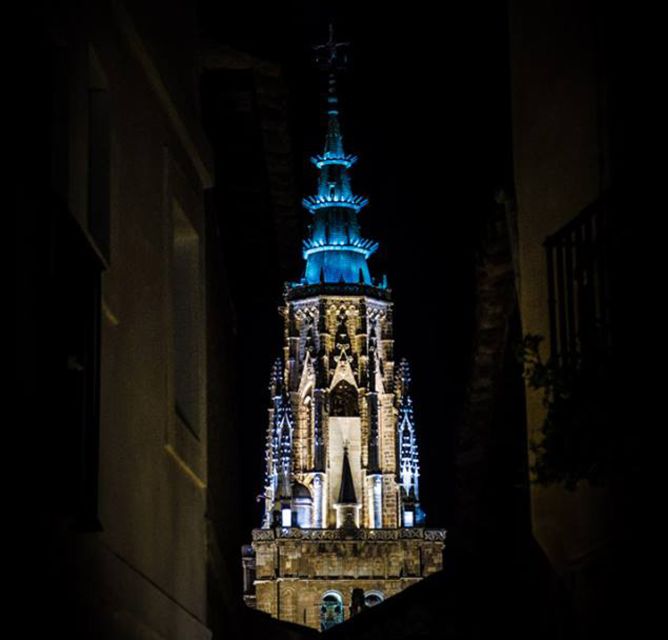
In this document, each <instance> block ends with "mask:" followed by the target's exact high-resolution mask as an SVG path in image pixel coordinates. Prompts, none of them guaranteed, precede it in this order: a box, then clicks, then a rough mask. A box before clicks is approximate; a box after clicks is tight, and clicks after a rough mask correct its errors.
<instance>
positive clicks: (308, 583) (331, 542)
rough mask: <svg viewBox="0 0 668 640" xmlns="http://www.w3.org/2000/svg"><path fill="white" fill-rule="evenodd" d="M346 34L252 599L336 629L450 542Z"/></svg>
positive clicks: (332, 49)
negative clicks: (356, 110)
mask: <svg viewBox="0 0 668 640" xmlns="http://www.w3.org/2000/svg"><path fill="white" fill-rule="evenodd" d="M339 46H340V45H338V44H337V43H334V42H333V40H332V38H331V37H330V41H329V43H327V45H325V49H326V50H327V53H328V55H329V58H328V60H327V62H328V67H329V70H330V85H329V86H330V92H329V96H328V132H327V138H326V142H325V149H324V152H323V153H322V155H319V156H316V157H315V158H313V163H314V165H315V166H316V167H317V169H318V171H319V174H320V177H319V181H318V192H317V194H316V195H315V196H312V197H310V198H307V199H305V201H304V206H305V207H306V208H307V209H308V210H309V212H310V213H311V214H312V216H313V223H312V225H311V235H310V238H308V239H307V240H306V241H305V242H304V258H305V260H306V266H305V273H304V277H303V278H302V280H301V281H300V282H298V283H289V284H287V285H286V289H285V296H284V304H283V306H282V307H281V315H282V317H283V322H284V345H283V355H282V357H280V358H278V359H277V360H276V362H275V364H274V368H273V371H272V375H271V382H270V394H271V407H270V410H269V426H268V430H267V441H266V453H265V456H266V475H265V482H264V495H263V498H264V518H263V522H262V528H261V529H256V530H254V531H253V542H252V545H249V546H247V547H245V548H244V554H245V558H244V568H245V590H246V602H247V603H248V604H249V605H251V606H256V607H257V608H258V609H261V610H263V611H266V612H267V613H270V614H271V615H272V616H274V617H276V618H278V619H280V620H286V621H291V622H296V623H301V624H306V625H308V626H312V627H315V628H322V629H325V628H328V627H329V626H331V625H332V624H334V623H336V622H340V621H341V620H344V619H346V618H348V617H349V615H350V611H351V610H352V609H353V608H354V607H353V600H354V599H355V597H357V602H359V601H360V600H359V598H360V596H361V597H362V602H363V603H364V604H362V605H361V606H362V607H363V606H365V605H366V606H373V605H375V604H377V603H378V602H380V601H382V600H383V599H385V598H387V597H389V596H391V595H394V594H395V593H397V592H398V591H401V590H402V589H403V588H405V587H406V586H408V585H410V584H413V583H415V582H417V581H419V580H420V579H421V578H422V577H424V576H426V575H429V574H430V573H433V572H435V571H438V570H440V569H441V568H442V551H443V546H444V540H445V531H444V530H443V529H426V528H424V520H425V515H424V512H423V510H422V508H421V506H420V498H419V478H420V467H419V460H418V447H417V440H416V432H415V423H414V418H413V407H412V400H411V396H410V372H409V367H408V363H407V362H406V361H405V360H402V361H401V362H399V363H396V362H395V358H394V340H393V333H392V302H391V296H390V291H389V289H388V288H387V285H386V279H385V278H383V280H382V281H380V282H374V281H373V280H372V278H371V275H370V272H369V267H368V264H367V258H368V257H369V256H370V255H371V254H372V253H373V251H374V250H375V249H376V246H377V245H376V243H374V242H371V241H369V240H364V239H362V238H361V236H360V230H359V223H358V220H357V217H358V214H359V211H360V209H361V207H362V206H363V205H364V204H366V200H365V199H363V198H360V197H359V196H356V195H354V194H353V193H352V191H351V188H350V177H349V175H348V170H349V169H350V167H351V166H352V165H353V163H354V161H355V158H354V156H347V155H346V154H345V152H344V150H343V140H342V136H341V131H340V126H339V120H338V113H339V112H338V100H337V97H336V92H335V82H334V73H333V69H334V67H335V61H336V52H337V50H338V48H339ZM353 590H357V591H356V594H353ZM359 590H361V591H359ZM358 608H359V607H358Z"/></svg>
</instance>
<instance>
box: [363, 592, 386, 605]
mask: <svg viewBox="0 0 668 640" xmlns="http://www.w3.org/2000/svg"><path fill="white" fill-rule="evenodd" d="M383 600H385V596H384V595H383V592H382V591H367V592H366V593H365V594H364V604H365V605H366V606H367V607H375V606H376V605H377V604H380V603H381V602H382V601H383Z"/></svg>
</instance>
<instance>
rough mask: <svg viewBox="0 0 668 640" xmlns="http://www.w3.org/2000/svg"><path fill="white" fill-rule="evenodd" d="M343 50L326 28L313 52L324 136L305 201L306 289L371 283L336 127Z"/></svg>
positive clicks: (367, 249)
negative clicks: (321, 90) (322, 92)
mask: <svg viewBox="0 0 668 640" xmlns="http://www.w3.org/2000/svg"><path fill="white" fill-rule="evenodd" d="M347 45H348V43H347V42H337V41H336V40H335V39H334V29H333V27H332V25H330V27H329V40H328V41H327V42H326V43H325V44H322V45H318V46H316V47H315V52H316V61H317V62H318V64H319V66H320V67H321V68H322V69H323V70H325V71H326V72H327V82H328V87H327V134H326V136H325V146H324V149H323V152H322V154H321V155H317V156H313V157H312V158H311V162H312V163H313V164H314V165H315V166H316V168H317V169H318V172H319V177H318V189H317V193H316V194H315V195H312V196H307V197H306V198H304V200H303V205H304V207H305V208H306V209H308V211H309V212H310V213H311V214H312V215H313V223H312V224H311V226H310V230H311V234H310V237H308V238H307V239H306V240H304V259H305V260H306V269H305V273H304V278H305V280H306V283H307V284H318V283H350V284H368V285H370V284H373V283H372V280H371V274H370V272H369V266H368V265H367V259H368V258H369V256H371V254H372V253H373V252H374V251H375V250H376V249H377V248H378V243H376V242H373V241H372V240H366V239H364V238H362V237H361V235H360V227H359V223H358V221H357V216H358V214H359V212H360V210H361V209H362V208H363V207H364V206H366V204H367V199H366V198H364V197H362V196H359V195H355V194H354V193H353V191H352V189H351V186H350V175H349V174H348V171H349V169H350V168H351V167H352V166H353V165H354V164H355V162H356V161H357V157H356V156H353V155H347V154H346V153H345V151H344V148H343V136H342V134H341V125H340V122H339V98H338V93H337V72H338V71H340V70H342V69H344V68H345V64H346V56H345V47H347Z"/></svg>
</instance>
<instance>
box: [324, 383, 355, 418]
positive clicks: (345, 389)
mask: <svg viewBox="0 0 668 640" xmlns="http://www.w3.org/2000/svg"><path fill="white" fill-rule="evenodd" d="M359 414H360V408H359V402H358V396H357V389H355V387H353V385H351V384H350V383H349V382H346V381H345V380H341V382H339V384H337V385H336V386H335V387H334V389H333V390H332V394H331V396H330V401H329V415H330V416H340V417H344V416H345V417H349V416H359Z"/></svg>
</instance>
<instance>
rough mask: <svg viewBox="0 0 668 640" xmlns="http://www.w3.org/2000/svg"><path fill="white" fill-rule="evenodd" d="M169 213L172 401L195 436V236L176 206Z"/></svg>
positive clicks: (197, 405)
mask: <svg viewBox="0 0 668 640" xmlns="http://www.w3.org/2000/svg"><path fill="white" fill-rule="evenodd" d="M172 215H173V236H172V312H173V316H172V322H173V327H172V333H173V347H174V403H175V410H176V413H177V415H178V416H179V418H180V419H181V420H182V421H183V422H184V423H185V425H186V426H187V427H188V428H189V429H190V430H191V431H192V432H193V433H194V434H195V435H199V431H200V420H199V412H200V384H199V379H200V378H199V377H200V372H199V368H200V359H201V354H200V348H199V339H198V336H199V327H200V326H201V318H200V293H199V287H200V279H199V271H200V268H199V263H200V247H199V237H198V235H197V232H196V231H195V229H194V228H193V226H192V224H191V223H190V221H189V220H188V217H187V216H186V215H185V213H184V212H183V210H182V209H181V208H180V207H179V206H178V205H175V206H174V208H173V214H172Z"/></svg>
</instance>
